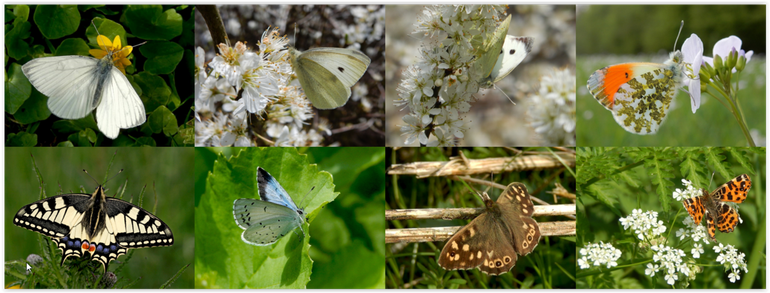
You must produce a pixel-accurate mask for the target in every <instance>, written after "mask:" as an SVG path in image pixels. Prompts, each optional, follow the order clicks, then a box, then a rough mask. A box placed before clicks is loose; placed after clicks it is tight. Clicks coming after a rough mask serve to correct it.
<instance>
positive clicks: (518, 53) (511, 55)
mask: <svg viewBox="0 0 770 293" xmlns="http://www.w3.org/2000/svg"><path fill="white" fill-rule="evenodd" d="M510 23H511V16H510V15H508V17H507V18H506V19H505V20H504V21H503V23H502V24H500V26H498V27H497V29H496V30H495V32H494V33H493V34H492V37H491V39H488V40H483V43H482V44H481V45H479V46H478V47H477V48H476V50H477V52H476V61H475V62H474V65H473V68H474V69H475V71H476V73H477V74H480V79H479V80H478V81H479V85H480V86H481V87H483V88H491V87H493V86H494V84H495V83H497V82H498V81H500V80H502V79H503V78H505V77H506V76H508V74H509V73H511V71H513V69H514V68H516V66H518V65H519V64H520V63H521V62H522V61H524V58H526V57H527V54H529V52H530V51H532V38H530V37H516V36H509V35H508V26H509V25H510Z"/></svg>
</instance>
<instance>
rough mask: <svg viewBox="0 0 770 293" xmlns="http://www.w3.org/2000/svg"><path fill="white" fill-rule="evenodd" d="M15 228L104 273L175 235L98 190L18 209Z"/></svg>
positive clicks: (133, 207)
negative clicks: (130, 253) (124, 258)
mask: <svg viewBox="0 0 770 293" xmlns="http://www.w3.org/2000/svg"><path fill="white" fill-rule="evenodd" d="M13 224H14V225H16V226H19V227H22V228H25V229H28V230H31V231H35V232H38V233H40V234H43V235H45V236H48V237H51V239H52V240H53V241H54V243H56V246H57V247H58V248H59V249H60V250H61V251H62V260H61V265H64V261H65V260H67V258H68V257H71V256H74V257H83V256H85V255H86V253H89V254H90V258H91V260H95V261H98V262H99V263H101V264H102V268H103V269H104V270H105V271H106V270H107V267H108V266H109V264H110V261H112V260H115V259H117V258H118V257H119V256H121V255H123V254H126V252H128V250H129V249H133V248H145V247H157V246H171V245H173V244H174V235H173V234H172V233H171V229H170V228H169V227H168V225H166V223H164V222H163V221H162V220H161V219H159V218H158V217H156V216H155V215H153V214H151V213H150V212H148V211H146V210H144V209H143V208H140V207H138V206H136V205H134V204H132V203H129V202H126V201H123V200H120V199H117V198H114V197H106V196H105V193H104V187H103V186H102V185H99V187H97V188H96V191H94V193H92V194H85V193H71V194H62V195H57V196H52V197H49V198H46V199H43V200H39V201H36V202H33V203H31V204H28V205H26V206H24V207H22V208H21V209H20V210H19V211H18V212H16V215H15V216H14V217H13Z"/></svg>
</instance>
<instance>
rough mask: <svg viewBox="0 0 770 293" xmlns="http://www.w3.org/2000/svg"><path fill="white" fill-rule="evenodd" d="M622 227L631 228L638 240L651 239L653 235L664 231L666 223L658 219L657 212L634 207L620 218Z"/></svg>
mask: <svg viewBox="0 0 770 293" xmlns="http://www.w3.org/2000/svg"><path fill="white" fill-rule="evenodd" d="M620 224H622V225H623V229H626V230H629V229H630V230H633V231H634V233H635V234H636V236H637V237H638V238H639V240H647V241H651V240H652V239H653V238H654V237H655V236H658V235H661V234H663V232H666V225H664V224H663V221H660V220H658V212H655V211H647V212H642V210H640V209H634V210H633V211H632V212H631V214H630V215H628V217H625V218H620Z"/></svg>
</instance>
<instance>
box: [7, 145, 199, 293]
mask: <svg viewBox="0 0 770 293" xmlns="http://www.w3.org/2000/svg"><path fill="white" fill-rule="evenodd" d="M116 152H117V155H116V156H115V157H114V159H115V161H114V163H113V166H112V169H110V170H109V174H107V172H108V170H107V168H108V167H109V162H110V160H111V159H112V158H113V155H114V154H115V153H116ZM30 155H32V156H34V158H35V161H36V162H37V166H38V168H39V169H40V173H41V175H42V180H43V182H44V183H45V186H44V188H45V192H46V196H49V197H50V196H54V195H58V194H61V193H89V194H90V193H93V192H94V190H95V189H96V187H97V183H95V182H94V181H93V180H91V178H90V177H88V175H86V174H84V173H83V171H82V170H83V169H86V170H87V171H88V172H89V174H91V176H93V177H94V178H95V179H96V180H97V181H99V183H102V182H103V181H104V180H105V177H106V176H109V177H112V176H115V174H117V172H118V171H119V170H120V169H123V173H121V174H120V175H117V176H116V177H115V178H114V179H112V181H110V182H108V183H107V184H106V185H105V187H106V188H107V194H108V196H114V195H115V193H116V191H117V190H118V187H119V186H123V185H124V184H126V183H127V190H126V192H125V193H124V195H123V199H124V200H126V201H129V200H131V199H132V198H133V203H134V204H137V205H138V200H139V194H140V193H141V192H142V189H143V188H146V190H145V192H144V196H143V202H142V204H141V207H142V208H144V209H146V210H148V211H150V212H153V207H154V204H155V199H156V197H157V210H156V212H154V214H155V215H156V216H158V218H160V219H161V220H163V221H164V222H165V223H166V224H167V225H168V226H169V227H170V228H171V231H172V232H173V233H174V241H175V243H174V245H173V246H170V247H153V248H143V249H132V250H129V253H133V255H132V256H131V258H130V260H128V255H123V256H121V257H119V258H118V259H117V260H116V261H112V262H111V264H110V267H109V268H108V271H112V270H114V269H115V268H116V267H118V266H119V263H122V262H125V263H126V266H125V267H123V269H122V270H121V271H119V272H116V275H117V277H118V278H119V279H120V281H119V283H118V285H121V284H122V285H125V284H127V283H130V282H134V281H136V283H134V284H133V285H131V286H129V287H130V288H159V287H160V286H161V285H162V284H163V283H164V282H166V281H168V280H169V279H171V277H173V276H174V274H175V273H176V272H177V271H179V270H180V269H182V268H183V267H184V266H186V265H189V264H192V261H193V252H194V240H193V239H194V234H193V233H194V231H193V182H192V178H193V174H192V170H193V166H192V165H193V160H192V157H193V156H192V155H193V150H192V149H191V148H152V149H150V148H95V149H71V148H65V149H59V148H6V149H5V182H6V184H5V260H6V262H9V261H24V260H25V259H26V258H27V255H29V254H38V255H41V256H42V255H43V254H42V252H41V246H40V245H39V243H40V241H41V239H48V238H47V237H43V236H41V235H40V234H38V233H35V232H32V231H29V230H26V229H23V228H20V227H17V226H15V225H14V224H13V216H14V215H15V214H16V212H17V211H18V210H19V209H20V208H21V207H23V206H24V205H27V204H30V203H32V202H34V201H37V200H38V199H39V195H40V185H39V181H38V178H37V176H36V175H35V173H34V170H33V167H32V158H31V157H30ZM47 242H50V241H47ZM51 243H52V242H51ZM56 251H57V253H56V254H54V255H53V259H52V261H53V262H54V263H55V266H54V267H55V268H57V269H60V270H61V271H62V273H61V274H62V275H66V274H75V273H80V272H86V273H87V274H91V273H93V274H95V275H96V276H97V277H98V276H99V275H100V274H102V266H101V265H100V264H99V263H97V262H95V261H91V262H88V263H89V266H88V267H85V268H83V267H76V264H77V263H78V261H79V260H73V258H68V259H67V261H66V262H65V264H64V267H60V266H59V262H60V261H61V253H60V252H59V251H58V250H56ZM21 266H22V267H21V270H22V272H23V270H24V268H23V263H22V265H21ZM8 269H18V268H14V267H13V266H9V265H8V264H7V263H6V275H5V280H6V283H10V282H12V281H15V280H17V279H18V278H16V277H14V276H12V275H9V274H8ZM75 271H78V272H75ZM192 287H193V270H192V267H188V268H187V270H185V271H184V273H183V274H182V275H181V277H180V278H179V279H178V280H177V281H176V282H174V283H173V284H172V285H171V287H170V288H192Z"/></svg>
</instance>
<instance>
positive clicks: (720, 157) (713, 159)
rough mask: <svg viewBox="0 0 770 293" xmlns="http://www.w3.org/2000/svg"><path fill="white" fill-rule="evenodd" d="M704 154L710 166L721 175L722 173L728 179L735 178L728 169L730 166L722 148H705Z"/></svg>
mask: <svg viewBox="0 0 770 293" xmlns="http://www.w3.org/2000/svg"><path fill="white" fill-rule="evenodd" d="M703 154H704V156H705V157H706V162H707V163H708V164H709V166H711V167H712V168H714V170H715V171H716V172H717V173H719V175H722V178H727V179H728V180H729V179H732V178H733V176H732V175H733V174H731V173H730V171H728V170H727V169H728V168H729V166H727V165H726V164H727V163H726V157H725V155H724V153H723V150H722V149H721V148H703Z"/></svg>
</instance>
